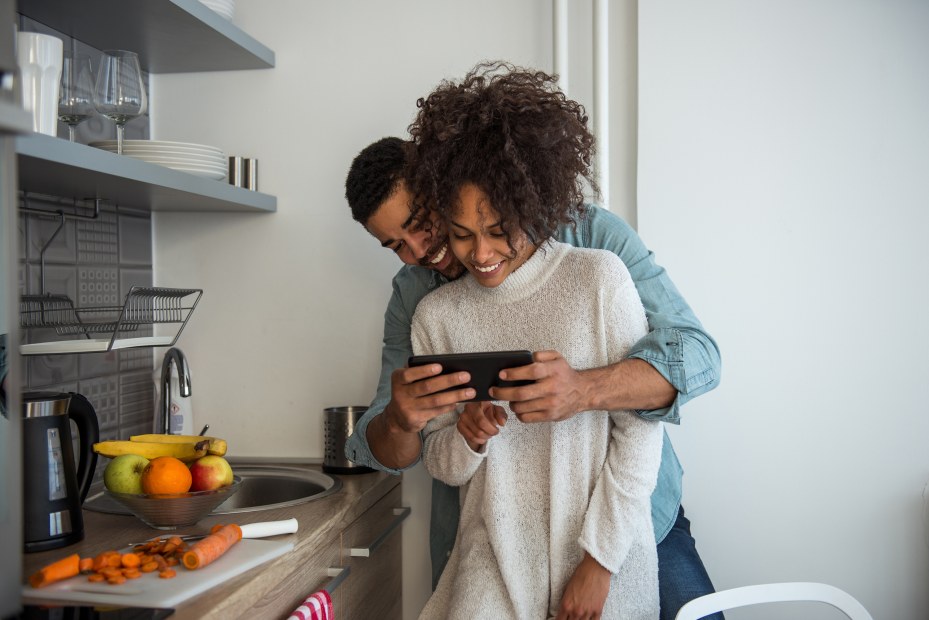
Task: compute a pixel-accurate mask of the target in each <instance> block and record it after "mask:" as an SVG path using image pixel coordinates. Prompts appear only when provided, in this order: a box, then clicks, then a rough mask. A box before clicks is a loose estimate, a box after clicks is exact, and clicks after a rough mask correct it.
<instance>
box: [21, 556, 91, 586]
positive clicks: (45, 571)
mask: <svg viewBox="0 0 929 620" xmlns="http://www.w3.org/2000/svg"><path fill="white" fill-rule="evenodd" d="M80 572H81V556H79V555H78V554H76V553H75V554H72V555H69V556H68V557H66V558H62V559H60V560H58V561H57V562H52V563H51V564H49V565H48V566H43V567H42V568H40V569H39V570H38V572H36V573H35V574H34V575H32V576H31V577H29V585H31V586H32V587H33V588H41V587H44V586H47V585H48V584H50V583H54V582H56V581H61V580H62V579H69V578H70V577H74V576H75V575H77V574H78V573H80Z"/></svg>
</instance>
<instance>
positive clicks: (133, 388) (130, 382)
mask: <svg viewBox="0 0 929 620" xmlns="http://www.w3.org/2000/svg"><path fill="white" fill-rule="evenodd" d="M119 411H120V413H119V430H120V433H121V434H122V435H124V436H125V437H128V435H126V432H125V429H126V428H128V427H133V428H134V427H136V426H138V425H145V427H146V428H148V429H149V430H148V431H146V432H151V429H152V425H153V422H154V417H155V384H154V381H153V379H152V373H150V372H128V373H121V374H120V375H119Z"/></svg>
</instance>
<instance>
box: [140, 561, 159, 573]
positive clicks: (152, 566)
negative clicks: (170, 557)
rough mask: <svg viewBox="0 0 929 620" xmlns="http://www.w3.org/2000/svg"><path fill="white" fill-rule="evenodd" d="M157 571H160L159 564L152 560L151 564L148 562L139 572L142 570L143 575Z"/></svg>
mask: <svg viewBox="0 0 929 620" xmlns="http://www.w3.org/2000/svg"><path fill="white" fill-rule="evenodd" d="M157 569H158V562H156V561H154V560H152V561H150V562H146V563H145V564H143V565H142V567H141V568H140V569H139V570H141V571H142V572H143V573H150V572H152V571H154V570H157Z"/></svg>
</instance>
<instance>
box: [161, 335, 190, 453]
mask: <svg viewBox="0 0 929 620" xmlns="http://www.w3.org/2000/svg"><path fill="white" fill-rule="evenodd" d="M171 362H174V365H175V366H177V378H178V388H179V389H180V393H181V396H182V397H184V398H188V397H190V367H188V366H187V358H186V357H184V353H183V351H181V350H180V349H178V348H176V347H171V348H170V349H168V350H167V351H166V352H165V357H164V361H163V362H162V363H161V429H160V432H161V433H162V434H168V435H170V434H171Z"/></svg>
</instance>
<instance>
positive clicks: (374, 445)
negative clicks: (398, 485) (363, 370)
mask: <svg viewBox="0 0 929 620" xmlns="http://www.w3.org/2000/svg"><path fill="white" fill-rule="evenodd" d="M441 372H442V367H441V366H440V365H439V364H428V365H425V366H416V367H414V368H398V369H397V370H395V371H394V372H393V374H391V377H390V382H391V396H392V397H391V399H390V402H389V403H387V406H386V407H385V408H384V411H383V412H381V414H380V415H378V416H375V417H374V419H373V420H371V422H370V423H369V424H368V430H367V432H366V433H365V437H366V438H367V440H368V445H369V446H370V448H371V454H373V455H374V458H376V459H377V460H378V461H379V462H380V463H381V464H383V465H385V466H387V467H392V468H394V469H401V468H403V467H407V466H409V465H412V464H413V463H415V462H416V460H417V459H418V458H419V457H420V454H421V453H422V441H421V440H420V437H419V432H420V431H421V430H423V428H425V426H426V423H427V422H429V420H431V419H432V418H435V417H437V416H439V415H441V414H443V413H445V412H446V411H451V409H452V408H453V407H454V406H455V404H456V403H459V402H461V401H464V400H468V399H469V398H474V389H473V388H462V389H460V390H452V391H449V392H442V390H445V389H447V388H450V387H454V386H456V385H461V384H463V383H467V382H468V381H469V380H470V378H471V377H470V375H469V374H468V373H466V372H457V373H450V374H447V375H439V373H441ZM439 392H441V393H439Z"/></svg>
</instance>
